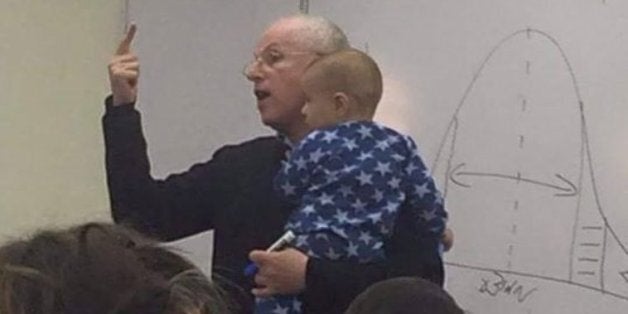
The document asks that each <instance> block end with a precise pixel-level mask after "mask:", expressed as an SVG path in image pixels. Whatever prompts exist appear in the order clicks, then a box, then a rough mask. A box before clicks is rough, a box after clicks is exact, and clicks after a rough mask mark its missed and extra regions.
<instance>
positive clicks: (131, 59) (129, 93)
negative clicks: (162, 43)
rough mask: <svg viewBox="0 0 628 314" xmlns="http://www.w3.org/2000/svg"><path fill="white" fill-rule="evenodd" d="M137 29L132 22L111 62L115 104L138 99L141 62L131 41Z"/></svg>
mask: <svg viewBox="0 0 628 314" xmlns="http://www.w3.org/2000/svg"><path fill="white" fill-rule="evenodd" d="M136 31H137V27H136V26H135V24H131V26H130V27H129V29H128V30H127V32H126V35H125V36H124V39H122V41H121V42H120V45H119V46H118V49H117V50H116V53H115V54H114V55H113V57H112V58H111V61H110V62H109V82H110V83H111V93H112V94H113V105H114V106H119V105H124V104H130V103H134V102H135V100H136V99H137V83H138V79H139V76H140V63H139V60H138V59H137V56H136V55H135V54H133V53H132V52H131V43H132V42H133V37H135V32H136Z"/></svg>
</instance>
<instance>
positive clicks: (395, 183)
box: [388, 178, 401, 189]
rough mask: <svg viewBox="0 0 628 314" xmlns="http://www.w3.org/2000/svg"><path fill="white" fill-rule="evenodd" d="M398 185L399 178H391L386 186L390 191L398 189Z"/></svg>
mask: <svg viewBox="0 0 628 314" xmlns="http://www.w3.org/2000/svg"><path fill="white" fill-rule="evenodd" d="M400 183H401V179H399V178H392V179H390V181H388V186H389V187H390V188H391V189H398V188H399V184H400Z"/></svg>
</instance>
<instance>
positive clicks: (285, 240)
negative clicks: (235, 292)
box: [244, 230, 295, 276]
mask: <svg viewBox="0 0 628 314" xmlns="http://www.w3.org/2000/svg"><path fill="white" fill-rule="evenodd" d="M294 237H295V236H294V233H293V232H292V231H290V230H288V231H286V233H284V234H283V235H282V236H281V238H279V239H277V241H275V243H273V244H272V245H271V246H269V247H268V248H267V249H266V252H273V251H279V250H281V249H282V248H283V247H284V246H286V245H287V244H290V242H292V240H294ZM256 272H257V265H255V263H253V262H251V263H249V264H248V265H246V267H245V268H244V275H245V276H253V275H255V273H256Z"/></svg>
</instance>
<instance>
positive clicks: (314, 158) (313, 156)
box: [310, 148, 325, 163]
mask: <svg viewBox="0 0 628 314" xmlns="http://www.w3.org/2000/svg"><path fill="white" fill-rule="evenodd" d="M323 156H325V153H323V150H322V149H320V148H319V149H317V150H316V151H314V152H312V153H311V154H310V161H311V162H313V163H318V161H319V160H321V158H323Z"/></svg>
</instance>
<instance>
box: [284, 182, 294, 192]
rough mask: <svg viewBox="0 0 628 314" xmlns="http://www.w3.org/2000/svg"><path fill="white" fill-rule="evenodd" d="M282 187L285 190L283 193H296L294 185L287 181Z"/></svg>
mask: <svg viewBox="0 0 628 314" xmlns="http://www.w3.org/2000/svg"><path fill="white" fill-rule="evenodd" d="M281 189H282V190H283V194H285V195H294V189H295V187H294V185H292V184H290V183H288V182H286V183H284V184H283V185H282V186H281Z"/></svg>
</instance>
